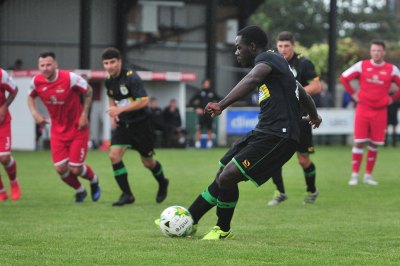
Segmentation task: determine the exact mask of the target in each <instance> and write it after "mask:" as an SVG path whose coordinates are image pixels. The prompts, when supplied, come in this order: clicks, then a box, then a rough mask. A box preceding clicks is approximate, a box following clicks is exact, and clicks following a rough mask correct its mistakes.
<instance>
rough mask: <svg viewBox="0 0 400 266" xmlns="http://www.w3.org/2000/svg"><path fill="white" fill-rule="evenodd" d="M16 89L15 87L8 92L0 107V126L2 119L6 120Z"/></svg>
mask: <svg viewBox="0 0 400 266" xmlns="http://www.w3.org/2000/svg"><path fill="white" fill-rule="evenodd" d="M17 93H18V88H17V87H15V89H14V90H11V91H9V92H8V96H7V99H6V101H5V102H4V104H3V105H2V106H1V107H0V124H1V123H3V121H4V119H5V118H6V115H7V111H8V107H9V106H10V105H11V103H12V102H13V101H14V99H15V96H17Z"/></svg>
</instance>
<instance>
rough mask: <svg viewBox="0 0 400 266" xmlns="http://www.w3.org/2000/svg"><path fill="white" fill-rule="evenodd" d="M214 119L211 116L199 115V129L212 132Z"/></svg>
mask: <svg viewBox="0 0 400 266" xmlns="http://www.w3.org/2000/svg"><path fill="white" fill-rule="evenodd" d="M212 127H213V118H212V117H211V116H209V115H199V116H198V124H197V129H207V130H212Z"/></svg>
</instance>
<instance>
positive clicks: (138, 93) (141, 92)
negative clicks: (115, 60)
mask: <svg viewBox="0 0 400 266" xmlns="http://www.w3.org/2000/svg"><path fill="white" fill-rule="evenodd" d="M105 86H106V89H107V95H108V97H110V98H111V99H113V100H114V102H115V104H116V105H117V106H125V105H128V104H130V103H131V102H133V101H139V100H142V99H144V98H147V97H148V96H147V92H146V90H145V88H144V86H143V81H142V80H141V78H140V77H139V75H138V74H137V73H136V72H135V71H133V70H129V69H122V70H121V74H120V75H119V77H117V78H113V77H110V76H109V77H107V78H106V81H105ZM150 115H151V112H150V109H149V108H148V107H145V108H141V109H139V110H134V111H130V112H123V113H122V114H120V115H119V121H121V122H124V123H128V124H131V123H137V122H141V121H143V120H145V119H147V118H149V117H150Z"/></svg>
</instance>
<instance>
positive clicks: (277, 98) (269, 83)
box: [255, 51, 300, 141]
mask: <svg viewBox="0 0 400 266" xmlns="http://www.w3.org/2000/svg"><path fill="white" fill-rule="evenodd" d="M257 64H267V65H269V66H270V67H271V68H272V71H271V73H270V74H269V75H268V76H267V78H266V79H265V80H264V81H263V83H262V84H261V86H260V87H259V88H258V92H259V97H258V101H259V104H260V114H259V122H258V124H257V126H256V129H255V130H257V131H262V132H266V133H270V134H273V135H276V136H280V137H284V138H291V139H294V140H296V141H298V139H299V125H298V117H299V115H300V113H299V112H300V110H299V107H300V104H299V96H298V89H297V85H296V80H295V78H294V76H293V73H292V72H291V70H290V67H289V65H288V63H287V62H286V60H285V59H284V58H283V57H282V56H281V55H280V54H278V53H275V52H272V51H267V52H264V53H261V54H260V55H258V56H257V57H256V58H255V65H257Z"/></svg>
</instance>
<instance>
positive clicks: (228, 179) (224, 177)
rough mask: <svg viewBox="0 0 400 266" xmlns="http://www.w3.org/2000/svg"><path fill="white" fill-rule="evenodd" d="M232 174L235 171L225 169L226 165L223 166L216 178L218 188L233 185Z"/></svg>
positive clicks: (227, 187) (226, 187) (228, 187)
mask: <svg viewBox="0 0 400 266" xmlns="http://www.w3.org/2000/svg"><path fill="white" fill-rule="evenodd" d="M234 175H235V173H234V172H233V171H232V170H230V169H227V167H225V168H224V170H223V171H222V172H221V173H220V174H219V176H218V178H217V184H218V186H219V188H220V189H230V188H232V187H233V186H234V185H235V180H234V178H233V177H234Z"/></svg>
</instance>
